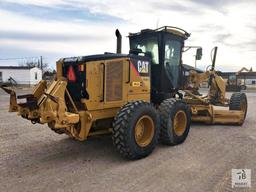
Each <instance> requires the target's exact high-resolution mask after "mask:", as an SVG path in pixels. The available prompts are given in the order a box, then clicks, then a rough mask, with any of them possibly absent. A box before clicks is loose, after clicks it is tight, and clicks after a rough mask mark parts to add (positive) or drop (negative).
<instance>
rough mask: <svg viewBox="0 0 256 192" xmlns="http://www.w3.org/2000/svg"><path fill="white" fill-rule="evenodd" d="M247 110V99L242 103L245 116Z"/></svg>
mask: <svg viewBox="0 0 256 192" xmlns="http://www.w3.org/2000/svg"><path fill="white" fill-rule="evenodd" d="M246 110H247V104H246V101H243V102H242V103H241V111H242V112H243V113H244V117H245V114H246Z"/></svg>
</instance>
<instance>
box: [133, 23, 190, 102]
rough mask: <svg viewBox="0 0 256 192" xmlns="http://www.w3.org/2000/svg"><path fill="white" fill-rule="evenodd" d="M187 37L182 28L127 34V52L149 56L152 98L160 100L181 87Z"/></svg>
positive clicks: (165, 28)
mask: <svg viewBox="0 0 256 192" xmlns="http://www.w3.org/2000/svg"><path fill="white" fill-rule="evenodd" d="M189 36H190V34H189V33H187V32H186V31H184V30H183V29H180V28H176V27H167V26H165V27H161V28H159V29H156V30H151V29H145V30H142V31H141V32H139V33H131V34H129V40H130V53H131V54H138V55H139V54H144V55H145V56H148V57H150V59H151V90H152V92H151V98H152V100H153V102H154V103H160V102H161V101H162V100H164V99H166V98H170V97H172V96H173V94H175V93H176V91H177V90H178V89H179V88H180V87H181V82H182V81H181V80H182V79H181V78H182V65H181V64H182V50H183V47H184V41H185V40H186V39H187V38H188V37H189Z"/></svg>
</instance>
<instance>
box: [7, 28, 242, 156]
mask: <svg viewBox="0 0 256 192" xmlns="http://www.w3.org/2000/svg"><path fill="white" fill-rule="evenodd" d="M116 36H117V53H105V54H101V55H91V56H81V57H70V58H63V59H60V60H59V61H57V66H56V68H57V76H56V79H55V80H54V81H53V82H51V83H50V84H47V83H46V81H44V80H43V81H41V82H40V83H39V84H38V85H37V86H36V87H35V88H34V90H33V92H32V94H28V95H19V96H16V93H15V91H13V90H12V89H10V88H8V87H5V86H2V88H3V89H4V90H5V91H6V92H7V93H9V94H10V108H9V111H10V112H18V115H20V116H21V117H23V118H25V119H28V120H30V121H31V122H32V123H39V124H48V126H49V127H50V128H51V129H52V130H53V131H55V132H56V133H59V134H62V133H65V134H67V135H69V136H70V137H72V138H75V139H77V140H80V141H83V140H86V139H87V138H88V137H91V136H95V135H102V134H109V133H112V139H113V144H114V146H115V148H116V149H117V151H118V152H119V153H120V154H121V155H122V156H123V157H125V158H128V159H139V158H143V157H145V156H147V155H149V154H150V153H151V152H152V151H153V149H154V148H155V146H156V144H157V143H158V141H160V142H162V143H164V144H167V145H177V144H180V143H183V142H184V141H185V139H186V138H187V135H188V133H189V129H190V123H191V120H192V121H198V122H204V123H209V124H214V123H223V124H238V125H241V124H242V123H243V122H244V119H245V117H246V111H247V99H246V95H245V94H244V93H235V94H233V95H232V97H231V99H226V98H225V83H224V81H223V79H222V78H221V77H219V76H218V75H217V74H216V72H215V71H214V67H212V69H211V70H209V71H206V72H204V73H197V72H195V71H191V72H190V74H189V77H188V81H187V82H186V83H184V81H183V80H184V78H185V74H184V71H183V67H182V53H183V52H184V49H185V47H184V42H185V40H186V39H187V38H188V37H189V36H190V34H189V33H188V32H186V31H185V30H183V29H180V28H177V27H167V26H165V27H161V28H159V29H156V30H150V29H146V30H142V31H140V32H138V33H130V34H129V40H130V52H129V54H121V38H122V36H121V34H120V32H119V31H118V30H117V31H116ZM216 52H217V49H216V51H215V53H216ZM201 54H202V51H201V50H200V49H199V50H198V51H197V58H199V59H200V57H201V56H202V55H201ZM214 58H216V55H215V57H214ZM214 60H215V59H214ZM214 63H215V62H214ZM213 66H214V65H213ZM206 80H208V81H209V94H208V95H206V96H202V95H201V94H199V92H198V89H199V87H200V83H202V82H203V81H206ZM20 99H22V100H24V99H25V100H26V101H25V102H17V100H20ZM215 106H217V108H218V107H219V106H222V107H226V108H229V109H225V110H224V109H216V107H215Z"/></svg>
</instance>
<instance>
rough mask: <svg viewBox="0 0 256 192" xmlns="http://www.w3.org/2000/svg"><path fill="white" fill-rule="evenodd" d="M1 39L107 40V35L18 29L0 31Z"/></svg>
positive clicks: (50, 40) (45, 40) (47, 40)
mask: <svg viewBox="0 0 256 192" xmlns="http://www.w3.org/2000/svg"><path fill="white" fill-rule="evenodd" d="M0 39H5V40H7V39H9V40H26V41H43V42H70V41H71V42H75V41H79V42H82V41H88V42H95V41H96V42H98V41H105V40H107V39H108V38H107V37H106V36H97V35H94V34H90V35H89V34H87V35H86V34H81V33H80V34H61V33H59V34H52V33H50V34H47V33H31V32H28V33H27V32H16V31H0Z"/></svg>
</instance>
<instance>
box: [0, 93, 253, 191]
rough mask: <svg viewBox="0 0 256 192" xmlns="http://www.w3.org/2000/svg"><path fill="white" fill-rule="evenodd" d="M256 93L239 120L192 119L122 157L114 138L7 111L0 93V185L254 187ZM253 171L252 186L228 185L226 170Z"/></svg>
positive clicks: (143, 188)
mask: <svg viewBox="0 0 256 192" xmlns="http://www.w3.org/2000/svg"><path fill="white" fill-rule="evenodd" d="M255 99H256V94H255V93H248V100H249V111H248V116H247V119H246V122H245V123H244V125H243V126H241V127H240V126H222V125H215V126H211V125H199V124H193V125H192V127H191V130H190V134H189V136H188V138H187V140H186V142H185V143H184V144H182V145H179V146H175V147H167V146H163V145H160V144H159V145H158V147H157V148H156V149H155V151H154V152H153V153H152V154H151V155H150V156H149V157H147V158H145V159H142V160H138V161H127V160H124V159H122V158H121V157H120V156H119V154H118V153H117V152H116V151H115V150H114V148H113V147H112V141H111V137H109V136H106V137H97V138H91V139H89V140H88V141H86V142H79V141H75V140H72V139H69V138H68V137H67V136H65V135H58V134H56V133H54V132H52V131H51V130H50V129H49V128H48V127H47V126H43V125H32V124H31V123H30V122H29V121H26V120H24V119H22V118H20V117H17V116H16V114H15V113H8V112H7V110H8V102H9V101H8V100H9V98H8V95H6V94H4V93H3V91H0V191H3V192H4V191H22V192H23V191H33V192H34V191H90V192H91V191H111V192H113V191H125V192H127V191H148V192H151V191H158V192H160V191H164V192H166V191H179V192H182V191H195V192H200V191H202V192H206V191H256V183H255V181H256V178H255V176H256V174H255V172H256V150H255V147H256V126H255V124H256V119H255V112H256V110H255V109H256V103H255ZM232 168H248V169H251V170H252V187H251V188H250V189H249V188H246V189H245V188H244V189H241V188H240V189H239V188H234V189H232V188H231V169H232Z"/></svg>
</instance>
